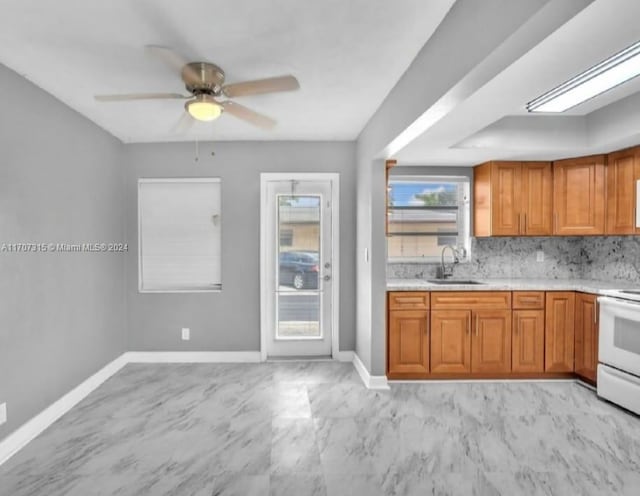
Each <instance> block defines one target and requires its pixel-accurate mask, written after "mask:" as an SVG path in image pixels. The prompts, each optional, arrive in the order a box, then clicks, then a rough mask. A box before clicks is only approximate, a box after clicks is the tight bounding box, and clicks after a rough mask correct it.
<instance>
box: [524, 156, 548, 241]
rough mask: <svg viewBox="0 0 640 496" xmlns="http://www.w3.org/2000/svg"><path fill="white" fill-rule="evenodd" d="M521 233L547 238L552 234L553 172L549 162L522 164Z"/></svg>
mask: <svg viewBox="0 0 640 496" xmlns="http://www.w3.org/2000/svg"><path fill="white" fill-rule="evenodd" d="M522 203H523V205H522V217H523V218H522V233H521V234H524V235H528V236H549V235H551V234H552V233H553V172H552V170H551V162H524V163H523V164H522Z"/></svg>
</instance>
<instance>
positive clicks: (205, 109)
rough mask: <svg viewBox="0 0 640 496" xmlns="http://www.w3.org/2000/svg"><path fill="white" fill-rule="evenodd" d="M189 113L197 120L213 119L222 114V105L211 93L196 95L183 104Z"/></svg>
mask: <svg viewBox="0 0 640 496" xmlns="http://www.w3.org/2000/svg"><path fill="white" fill-rule="evenodd" d="M184 108H185V109H186V111H187V112H189V115H190V116H191V117H193V118H194V119H196V120H198V121H204V122H210V121H215V120H216V119H217V118H218V117H220V114H222V106H221V105H220V104H219V103H218V102H216V101H215V100H214V99H213V97H212V96H211V95H196V97H195V98H194V99H193V100H189V101H188V102H187V103H185V104H184Z"/></svg>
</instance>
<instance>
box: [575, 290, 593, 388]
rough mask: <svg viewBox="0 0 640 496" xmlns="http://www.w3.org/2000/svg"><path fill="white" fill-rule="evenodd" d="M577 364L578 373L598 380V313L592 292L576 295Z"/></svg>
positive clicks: (591, 379)
mask: <svg viewBox="0 0 640 496" xmlns="http://www.w3.org/2000/svg"><path fill="white" fill-rule="evenodd" d="M575 364H576V366H575V369H576V374H578V375H580V376H582V377H584V378H585V379H588V380H590V381H592V382H595V381H596V369H597V367H598V313H597V303H596V296H594V295H590V294H584V293H578V294H577V295H576V335H575Z"/></svg>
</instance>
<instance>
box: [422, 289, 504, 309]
mask: <svg viewBox="0 0 640 496" xmlns="http://www.w3.org/2000/svg"><path fill="white" fill-rule="evenodd" d="M431 308H433V309H434V310H447V309H459V310H476V309H480V308H490V309H500V308H511V292H510V291H437V292H433V293H431Z"/></svg>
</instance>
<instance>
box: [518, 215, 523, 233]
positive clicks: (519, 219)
mask: <svg viewBox="0 0 640 496" xmlns="http://www.w3.org/2000/svg"><path fill="white" fill-rule="evenodd" d="M518 234H522V214H518Z"/></svg>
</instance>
